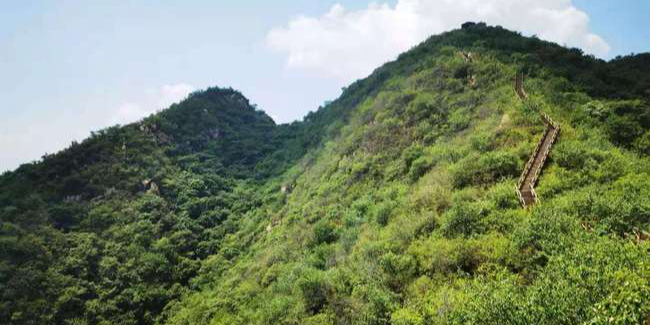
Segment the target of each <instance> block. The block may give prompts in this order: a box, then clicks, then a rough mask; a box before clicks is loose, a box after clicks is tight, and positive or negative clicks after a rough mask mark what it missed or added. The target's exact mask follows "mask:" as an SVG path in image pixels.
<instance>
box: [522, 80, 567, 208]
mask: <svg viewBox="0 0 650 325" xmlns="http://www.w3.org/2000/svg"><path fill="white" fill-rule="evenodd" d="M514 86H515V92H516V93H517V96H519V98H520V99H521V100H522V101H523V100H526V99H527V98H528V95H527V94H526V91H525V90H524V77H523V74H521V73H519V74H517V77H516V78H515V85H514ZM541 115H542V120H543V121H544V124H545V126H546V130H544V135H543V136H542V138H541V139H540V140H539V142H538V143H537V146H536V147H535V150H534V151H533V153H532V155H531V156H530V159H528V162H527V163H526V167H524V171H523V172H522V173H521V176H520V177H519V181H518V182H517V196H518V197H519V201H520V202H521V204H522V205H523V206H524V207H530V206H531V205H533V204H535V203H536V202H538V201H539V198H538V197H537V193H536V192H535V184H536V183H537V179H538V178H539V174H540V173H541V172H542V168H544V163H545V162H546V159H547V158H548V155H549V153H550V152H551V147H553V143H555V140H557V136H558V135H559V134H560V125H559V124H557V123H555V122H554V121H553V120H552V119H551V117H550V116H548V115H547V114H546V113H542V114H541Z"/></svg>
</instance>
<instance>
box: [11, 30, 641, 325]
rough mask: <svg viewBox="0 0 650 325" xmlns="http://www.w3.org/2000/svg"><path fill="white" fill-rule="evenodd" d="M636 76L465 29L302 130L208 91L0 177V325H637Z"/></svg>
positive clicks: (570, 53)
mask: <svg viewBox="0 0 650 325" xmlns="http://www.w3.org/2000/svg"><path fill="white" fill-rule="evenodd" d="M462 53H465V55H463V54H462ZM468 53H471V60H468V57H467V54H468ZM647 61H648V60H647V55H638V56H631V57H625V58H618V59H616V60H613V61H611V62H605V61H602V60H597V59H594V58H592V57H588V56H584V55H583V54H582V53H581V52H580V51H579V50H575V49H566V48H563V47H560V46H558V45H555V44H552V43H548V42H543V41H540V40H538V39H535V38H525V37H521V36H520V35H518V34H516V33H513V32H509V31H507V30H504V29H501V28H498V27H497V28H494V27H487V26H483V25H481V24H479V25H468V26H467V28H465V29H461V30H455V31H452V32H449V33H445V34H442V35H438V36H433V37H431V38H430V39H429V40H427V41H426V42H424V43H422V44H420V45H418V46H417V47H415V48H413V49H412V50H411V51H409V52H407V53H404V54H402V55H401V56H400V57H399V58H398V59H397V60H396V61H394V62H390V63H387V64H386V65H384V66H382V67H380V68H378V69H377V70H376V71H375V72H374V73H373V74H372V75H371V76H369V77H368V78H366V79H363V80H360V81H357V82H355V83H354V84H352V85H350V86H349V87H347V88H346V90H345V91H344V93H343V94H342V96H341V97H340V98H339V99H337V100H335V101H334V102H332V103H331V104H328V105H326V106H325V107H321V108H319V109H318V110H317V111H316V112H313V113H310V114H308V115H307V116H306V117H305V118H304V120H303V121H302V122H295V123H292V124H289V125H275V124H274V123H273V121H272V120H271V119H270V118H268V117H267V116H266V115H265V114H264V113H263V112H261V111H258V110H256V109H255V108H254V107H253V106H251V105H250V104H249V103H248V101H247V100H246V99H245V98H244V97H243V96H242V95H241V94H239V93H237V92H236V91H233V90H229V89H219V88H214V89H209V90H206V91H204V92H199V93H196V94H193V95H192V96H190V97H189V98H188V99H187V100H185V101H183V102H181V103H179V104H177V105H173V106H172V107H170V108H169V109H168V110H165V111H163V112H161V113H159V114H157V115H154V116H151V117H149V118H147V119H145V120H143V121H142V122H139V123H135V124H132V125H127V126H124V127H115V128H110V129H107V130H103V131H101V132H98V133H97V134H95V135H94V136H93V137H91V138H90V139H87V140H85V141H84V142H82V143H80V144H74V145H73V146H71V147H70V148H68V149H66V150H64V151H62V152H61V153H58V154H55V155H51V156H48V157H45V158H44V159H43V161H41V162H38V163H34V164H29V165H24V166H22V167H21V168H19V169H18V170H17V171H15V172H11V173H6V174H4V175H2V176H1V177H0V186H1V187H2V189H1V190H0V220H2V227H1V228H0V254H1V255H2V259H1V260H0V261H1V262H0V289H1V290H0V292H1V293H0V322H2V323H7V324H449V323H452V324H468V323H469V324H483V323H487V324H611V323H618V324H643V323H644V322H645V320H646V319H647V317H648V314H649V313H650V306H649V305H648V303H647V302H648V301H650V283H649V281H650V254H648V249H649V248H650V244H649V243H648V241H645V240H643V237H644V236H645V235H644V234H645V233H646V232H647V231H648V230H649V226H650V158H648V154H650V131H649V129H650V108H649V106H648V100H649V96H650V93H649V92H648V87H647V85H648V82H649V80H650V74H648V73H644V72H645V71H649V70H650V64H648V62H647ZM518 71H524V72H525V73H526V74H527V79H526V91H527V93H528V95H529V99H528V100H527V101H525V102H522V101H520V100H519V99H518V98H517V96H516V94H515V92H514V90H513V88H512V83H513V80H514V77H515V75H516V73H517V72H518ZM542 112H544V113H547V114H549V115H550V116H552V117H553V119H554V120H555V121H556V122H558V123H560V124H561V125H562V134H561V136H560V138H559V139H558V141H557V142H556V144H555V145H554V147H553V150H552V152H551V155H550V156H549V159H548V161H547V163H546V167H545V169H544V172H543V173H542V175H541V177H540V179H539V182H538V184H537V187H536V190H537V194H538V195H539V197H540V202H539V203H538V204H537V205H535V206H533V207H532V208H530V209H523V208H522V207H521V206H520V204H519V202H518V199H517V196H516V192H515V185H516V182H517V178H518V177H519V175H520V173H521V171H522V169H523V165H524V164H525V162H526V160H527V159H528V157H529V155H530V153H531V152H532V150H533V148H534V147H535V144H536V143H537V141H538V140H539V137H540V136H541V135H542V132H543V129H544V128H543V126H542V124H541V123H540V113H542ZM143 181H144V182H143ZM154 184H155V185H154ZM287 185H290V186H287ZM283 188H284V189H285V190H282V189H283Z"/></svg>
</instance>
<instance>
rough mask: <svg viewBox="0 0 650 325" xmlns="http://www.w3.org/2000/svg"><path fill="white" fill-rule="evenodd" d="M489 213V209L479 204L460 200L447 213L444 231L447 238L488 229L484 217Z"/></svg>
mask: <svg viewBox="0 0 650 325" xmlns="http://www.w3.org/2000/svg"><path fill="white" fill-rule="evenodd" d="M487 213H488V211H487V210H486V209H485V208H484V207H481V206H479V205H478V204H471V203H465V202H460V203H458V204H457V205H455V206H453V207H452V208H451V209H449V211H448V212H447V213H445V215H444V221H443V223H442V227H441V230H442V233H443V234H444V235H445V237H447V238H453V237H458V236H465V237H468V236H471V235H473V234H480V233H482V232H483V231H485V229H486V226H485V225H484V224H483V223H482V219H483V217H485V216H486V215H487Z"/></svg>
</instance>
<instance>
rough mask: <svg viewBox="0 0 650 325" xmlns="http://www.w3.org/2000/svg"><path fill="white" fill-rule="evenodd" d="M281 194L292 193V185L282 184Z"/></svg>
mask: <svg viewBox="0 0 650 325" xmlns="http://www.w3.org/2000/svg"><path fill="white" fill-rule="evenodd" d="M281 191H282V193H285V194H289V193H291V192H292V191H293V184H291V183H289V184H284V185H282V188H281Z"/></svg>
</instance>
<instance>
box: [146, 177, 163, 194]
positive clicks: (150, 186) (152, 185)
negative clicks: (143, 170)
mask: <svg viewBox="0 0 650 325" xmlns="http://www.w3.org/2000/svg"><path fill="white" fill-rule="evenodd" d="M142 187H143V188H144V190H145V191H146V192H147V193H152V194H159V193H160V188H159V187H158V184H156V182H154V181H153V180H151V179H148V178H147V179H145V180H143V181H142Z"/></svg>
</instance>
